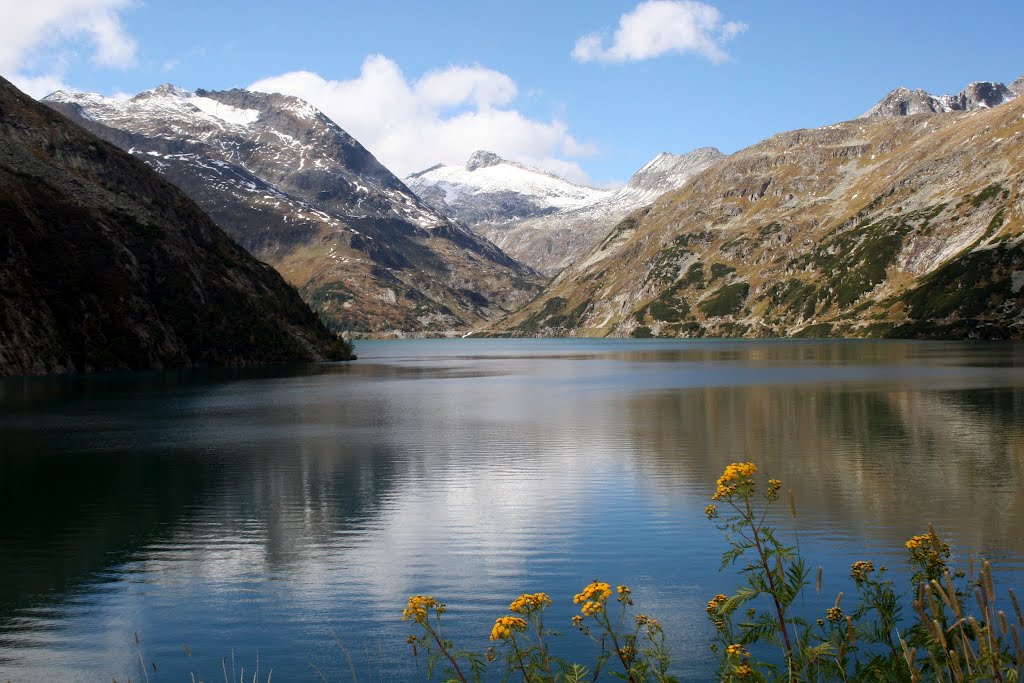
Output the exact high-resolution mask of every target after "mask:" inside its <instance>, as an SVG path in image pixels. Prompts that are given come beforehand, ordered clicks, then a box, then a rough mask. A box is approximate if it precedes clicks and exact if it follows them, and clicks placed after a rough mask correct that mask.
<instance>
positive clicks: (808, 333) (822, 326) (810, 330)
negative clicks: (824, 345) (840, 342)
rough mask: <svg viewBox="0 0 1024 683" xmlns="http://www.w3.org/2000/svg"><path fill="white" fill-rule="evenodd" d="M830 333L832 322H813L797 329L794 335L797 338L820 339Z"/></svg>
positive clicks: (828, 335)
mask: <svg viewBox="0 0 1024 683" xmlns="http://www.w3.org/2000/svg"><path fill="white" fill-rule="evenodd" d="M831 335H832V323H815V324H814V325H808V326H807V327H805V328H803V329H801V330H798V331H797V332H796V333H795V334H793V336H794V337H796V338H797V339H821V338H825V337H830V336H831Z"/></svg>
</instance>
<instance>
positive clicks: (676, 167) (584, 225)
mask: <svg viewBox="0 0 1024 683" xmlns="http://www.w3.org/2000/svg"><path fill="white" fill-rule="evenodd" d="M724 157H725V155H724V154H722V153H721V152H719V151H718V150H717V149H715V148H714V147H702V148H700V149H696V150H694V151H692V152H690V153H688V154H667V153H664V152H663V153H661V154H659V155H658V156H656V157H655V158H654V159H652V160H651V161H650V162H648V163H647V164H646V165H645V166H644V167H643V168H641V169H640V170H639V171H637V172H636V173H634V174H633V177H632V178H630V179H629V182H628V183H626V185H625V187H622V188H620V189H619V190H618V191H616V192H615V193H613V194H611V195H608V196H605V197H603V198H601V199H599V200H598V201H596V202H594V203H592V204H587V205H585V206H581V207H579V208H575V209H563V210H561V211H557V212H553V213H547V214H542V215H539V216H533V217H530V218H526V219H523V220H518V221H511V222H509V223H506V224H504V225H493V224H480V225H475V226H474V230H476V231H477V232H479V233H481V234H482V235H484V236H485V237H487V238H488V239H490V240H491V241H493V242H494V243H495V244H497V245H498V246H499V247H501V249H503V250H504V251H505V252H506V253H508V254H509V255H511V256H514V257H515V258H517V259H519V260H520V261H522V262H523V263H526V264H528V265H530V266H531V267H533V268H536V269H537V270H539V271H540V272H542V273H545V274H547V275H551V276H554V275H556V274H557V273H558V272H559V271H561V270H562V269H563V268H565V267H566V266H568V265H569V264H571V263H574V262H576V261H578V260H579V259H580V258H581V257H582V256H584V255H586V253H587V252H589V251H590V250H591V249H593V248H594V247H595V246H597V244H598V243H599V242H600V241H601V240H602V239H603V238H604V237H605V235H607V234H608V232H609V231H611V229H612V228H614V227H615V224H616V223H618V222H619V221H620V220H622V219H623V218H625V216H626V214H628V213H629V212H631V211H633V210H635V209H638V208H640V207H642V206H646V205H648V204H650V203H651V202H653V201H654V200H655V199H657V198H658V197H660V196H661V195H663V194H665V193H666V192H668V191H669V190H675V189H678V188H680V187H682V186H683V185H684V184H685V183H686V182H687V181H688V180H689V179H690V178H691V177H693V176H694V175H696V174H697V173H700V172H701V171H703V170H704V169H706V168H708V167H709V166H711V165H713V164H715V163H717V162H718V161H719V160H720V159H722V158H724Z"/></svg>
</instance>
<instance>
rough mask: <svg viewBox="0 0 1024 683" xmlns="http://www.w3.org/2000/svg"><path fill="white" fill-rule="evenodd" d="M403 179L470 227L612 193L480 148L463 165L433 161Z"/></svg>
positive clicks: (429, 201) (571, 206)
mask: <svg viewBox="0 0 1024 683" xmlns="http://www.w3.org/2000/svg"><path fill="white" fill-rule="evenodd" d="M405 183H406V185H408V186H409V189H411V190H412V191H413V192H415V193H416V195H417V196H419V197H420V199H422V200H423V201H424V202H426V203H427V204H429V205H430V206H432V207H434V208H435V209H437V210H438V211H439V212H441V213H442V214H444V215H446V216H450V217H452V218H454V219H456V220H459V221H462V222H463V223H465V224H466V225H469V226H470V227H474V228H477V227H479V226H482V225H490V224H502V223H508V222H509V221H516V220H520V219H523V218H529V217H530V216H540V215H544V214H550V213H554V212H556V211H565V210H569V209H574V208H577V207H580V206H586V205H588V204H593V203H594V202H596V201H598V200H600V199H602V198H604V197H607V196H609V195H610V194H611V192H610V191H608V190H596V189H594V188H592V187H583V186H581V185H575V184H573V183H571V182H569V181H568V180H565V179H564V178H559V177H558V176H556V175H554V174H552V173H548V172H547V171H542V170H540V169H537V168H532V167H530V166H526V165H524V164H520V163H517V162H515V161H509V160H507V159H502V158H501V157H500V156H498V155H497V154H495V153H494V152H487V151H484V150H479V151H476V152H474V153H473V154H472V155H471V156H470V157H469V160H468V161H467V162H466V165H465V166H445V165H443V164H437V165H436V166H431V167H430V168H428V169H427V170H425V171H420V172H419V173H413V174H412V175H410V176H409V177H407V178H406V179H405Z"/></svg>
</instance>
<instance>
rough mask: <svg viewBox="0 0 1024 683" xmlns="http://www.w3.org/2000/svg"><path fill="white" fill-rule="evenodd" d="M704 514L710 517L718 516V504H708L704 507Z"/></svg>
mask: <svg viewBox="0 0 1024 683" xmlns="http://www.w3.org/2000/svg"><path fill="white" fill-rule="evenodd" d="M704 514H705V515H707V516H708V519H714V518H715V517H718V506H717V505H708V506H707V507H706V508H704Z"/></svg>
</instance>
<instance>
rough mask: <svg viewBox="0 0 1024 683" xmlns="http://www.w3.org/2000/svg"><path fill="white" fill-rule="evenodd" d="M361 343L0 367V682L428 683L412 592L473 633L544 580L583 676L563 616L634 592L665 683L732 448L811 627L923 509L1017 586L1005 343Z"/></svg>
mask: <svg viewBox="0 0 1024 683" xmlns="http://www.w3.org/2000/svg"><path fill="white" fill-rule="evenodd" d="M357 352H358V353H359V357H360V359H359V360H358V361H356V362H355V363H352V364H347V365H346V364H312V365H297V366H286V367H275V368H263V369H252V370H197V371H176V372H154V373H142V374H134V375H132V374H110V375H96V376H89V377H57V378H31V379H7V380H2V381H0V500H2V501H3V513H2V515H3V516H2V522H0V680H2V681H7V680H8V679H11V680H14V681H25V680H31V681H48V680H61V681H101V680H106V681H110V680H111V678H113V677H116V678H117V679H118V680H119V681H124V680H127V678H128V677H131V678H132V680H136V681H138V680H145V677H144V676H143V675H142V674H141V673H140V671H139V659H140V653H141V657H142V659H143V660H144V661H145V662H146V665H147V668H148V672H147V674H146V675H147V676H148V680H150V681H154V682H155V681H187V680H190V678H189V675H190V673H195V675H196V680H199V679H200V678H202V679H204V680H207V681H211V680H216V681H220V680H223V674H222V666H223V667H224V668H225V669H226V670H227V672H228V675H229V677H230V676H231V673H232V665H234V666H235V668H236V670H237V669H240V668H241V667H243V666H244V667H245V671H246V676H247V677H251V676H252V674H253V673H254V672H255V667H256V664H257V658H258V661H259V667H260V680H266V676H267V673H268V671H269V670H270V669H273V680H274V681H294V680H320V679H321V674H322V676H323V678H325V679H326V680H329V681H351V680H353V677H354V676H353V673H352V669H354V670H355V674H356V677H357V678H358V680H360V681H370V680H392V681H406V680H409V681H415V680H423V679H424V674H423V666H424V664H423V661H422V658H420V659H419V660H417V659H414V658H413V657H412V655H411V652H410V650H409V648H408V646H407V645H406V643H405V638H406V636H407V635H409V634H410V633H412V632H413V631H412V630H411V629H410V627H409V625H408V624H406V623H403V622H402V621H401V611H402V608H403V607H404V606H405V601H406V599H407V598H408V596H409V595H410V594H413V593H431V594H433V595H435V596H437V597H438V598H439V599H443V600H444V601H445V602H447V604H448V608H449V613H448V614H447V615H446V618H447V622H446V626H447V628H448V629H449V630H448V634H449V635H450V636H452V637H453V638H454V639H456V640H457V641H459V642H460V643H461V644H465V645H467V646H470V647H473V648H476V649H478V650H483V649H484V648H486V647H487V645H488V641H487V636H488V634H489V633H490V628H491V625H492V624H493V622H494V619H495V618H496V617H498V616H501V615H504V614H506V613H507V610H508V603H509V602H510V601H511V600H512V599H513V598H515V597H516V596H517V595H519V594H520V593H522V592H535V591H545V592H547V593H548V594H550V595H551V597H552V598H553V599H554V604H553V605H552V606H551V608H549V612H548V614H549V617H548V623H549V625H551V626H553V627H556V628H559V629H560V630H563V631H565V632H566V635H565V636H564V637H563V638H561V639H558V640H559V642H558V643H557V645H556V648H557V649H558V650H559V651H560V652H562V653H563V654H565V655H567V656H568V657H570V658H576V659H578V660H580V661H583V662H584V663H592V661H593V659H594V655H595V652H594V650H593V649H592V647H591V646H590V645H589V644H588V642H587V641H585V640H584V639H583V638H582V636H580V635H579V634H578V633H577V632H575V631H574V630H573V629H572V627H571V626H570V624H569V618H570V616H571V615H572V614H573V613H574V610H573V607H574V606H573V605H572V596H573V595H574V594H575V593H577V592H579V591H580V589H581V588H582V587H583V586H584V585H585V584H586V583H588V582H590V581H591V580H593V579H594V578H600V579H601V580H603V581H608V582H610V583H611V584H612V585H616V584H621V583H624V584H628V585H630V586H631V587H632V588H633V590H634V598H635V599H636V601H637V603H638V604H639V605H640V607H641V608H642V609H643V611H645V612H646V613H648V614H650V615H652V616H654V617H657V618H659V619H660V620H661V621H662V622H663V623H664V624H665V627H666V630H667V631H668V632H669V634H670V640H669V642H670V645H671V646H672V649H673V653H674V661H675V663H676V665H675V672H676V673H677V674H678V675H680V676H682V677H683V679H684V680H686V681H703V680H711V679H712V677H713V671H714V669H713V663H712V660H711V657H710V653H709V651H708V645H709V643H710V642H711V638H712V635H713V628H712V626H711V625H710V623H709V622H708V620H707V618H706V615H705V614H704V606H705V604H706V603H707V601H708V599H709V598H710V597H711V596H712V595H714V594H716V593H718V592H731V590H732V589H733V588H734V587H735V585H736V583H737V577H736V574H735V572H734V571H733V570H731V569H727V570H725V571H719V565H720V559H721V553H722V552H723V551H724V550H725V549H726V545H725V542H724V540H723V538H722V535H721V533H720V532H719V531H718V530H717V529H716V528H715V526H714V524H713V523H712V522H709V521H708V520H707V519H706V518H705V516H704V506H705V505H707V503H708V502H710V496H711V494H712V493H713V491H714V487H715V480H716V479H717V477H718V476H719V475H720V474H721V472H722V470H723V468H724V467H725V466H726V465H727V464H728V463H730V462H734V461H738V460H753V461H755V462H756V463H757V464H758V466H759V468H760V470H761V471H762V472H763V473H765V474H767V475H769V476H772V477H776V478H779V479H782V480H783V482H784V488H785V489H792V491H793V492H794V495H795V499H796V502H797V507H798V517H797V519H796V520H795V521H792V520H791V519H790V518H789V513H788V505H781V506H780V508H782V509H781V510H780V517H779V519H778V523H779V525H780V526H781V527H783V533H785V534H787V535H788V537H790V538H793V539H795V540H798V542H799V545H800V549H801V552H802V553H803V554H804V556H805V557H807V558H808V560H809V561H810V563H811V565H812V566H815V567H816V566H817V565H819V564H821V565H823V566H824V591H823V594H822V595H821V596H817V595H816V594H815V593H814V590H813V587H812V589H811V590H810V591H809V593H808V598H807V600H806V604H805V605H804V606H803V607H804V608H805V609H806V610H808V612H809V613H817V612H818V611H823V610H824V608H825V607H829V606H831V605H832V602H833V600H834V597H835V594H836V592H838V591H840V590H845V591H847V592H850V590H851V588H850V587H851V582H850V580H849V565H850V563H852V562H853V561H855V560H859V559H872V560H874V561H875V562H876V563H878V562H881V563H885V564H888V565H889V566H890V567H891V568H892V571H893V572H894V573H895V574H896V575H897V576H898V577H902V576H906V574H907V573H908V569H907V564H906V559H905V550H904V549H903V547H902V546H903V543H904V542H905V541H906V539H907V538H909V537H910V536H912V535H915V534H920V533H924V532H925V531H926V529H927V524H928V523H929V522H932V523H934V524H935V526H936V527H937V528H938V530H939V532H940V534H942V536H943V538H944V540H947V541H949V542H950V543H951V544H952V545H953V547H954V554H955V556H956V559H957V560H959V561H966V558H968V557H969V556H971V555H976V554H981V555H984V556H985V557H987V558H989V559H991V560H993V564H994V565H995V568H996V578H997V580H998V581H999V584H1000V586H1001V587H1002V588H1005V587H1006V586H1016V587H1018V588H1024V581H1022V579H1024V534H1022V533H1021V532H1020V529H1021V528H1024V495H1022V491H1024V419H1022V418H1024V345H1021V344H982V343H968V342H964V343H942V342H899V341H884V342H876V341H793V340H785V341H779V340H757V341H748V340H683V341H662V340H471V339H467V340H428V341H373V342H370V341H366V342H359V343H358V344H357ZM819 601H820V603H821V604H820V605H819V604H817V603H818V602H819ZM136 633H137V634H138V637H139V639H140V640H139V644H138V645H136V642H135V634H136ZM186 646H187V647H186ZM222 658H223V659H222ZM232 659H233V660H234V662H233V664H232ZM349 659H351V662H352V663H351V666H350V664H349ZM222 661H223V662H224V664H223V665H222ZM151 663H155V665H156V669H155V670H154V669H153V668H152V664H151ZM236 680H237V679H236Z"/></svg>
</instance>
